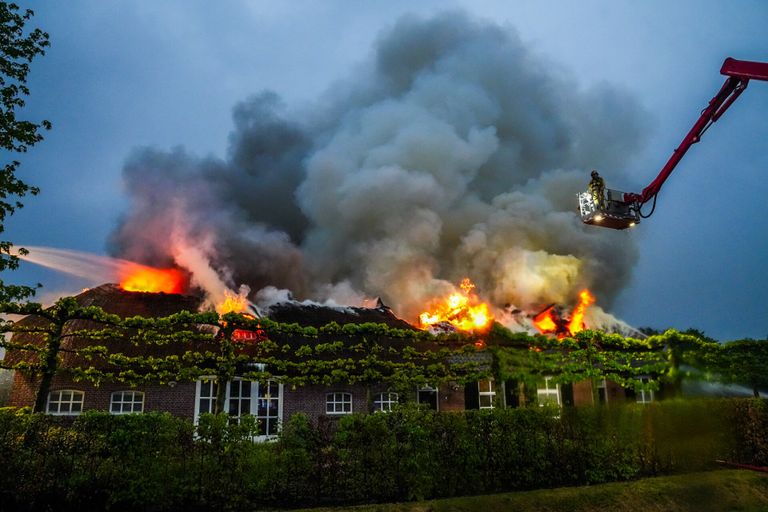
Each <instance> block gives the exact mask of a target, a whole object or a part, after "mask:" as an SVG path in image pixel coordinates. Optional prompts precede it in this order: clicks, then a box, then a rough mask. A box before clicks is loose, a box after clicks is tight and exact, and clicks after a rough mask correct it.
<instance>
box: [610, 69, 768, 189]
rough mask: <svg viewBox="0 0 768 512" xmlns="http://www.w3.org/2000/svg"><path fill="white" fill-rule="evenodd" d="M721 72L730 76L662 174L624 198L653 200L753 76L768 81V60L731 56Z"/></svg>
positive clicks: (665, 166) (710, 101)
mask: <svg viewBox="0 0 768 512" xmlns="http://www.w3.org/2000/svg"><path fill="white" fill-rule="evenodd" d="M720 73H721V74H723V75H726V76H727V77H728V78H727V79H726V81H725V83H724V84H723V86H722V87H721V88H720V91H719V92H718V93H717V94H716V95H715V97H714V98H712V99H711V100H709V105H708V106H707V107H706V108H705V109H704V110H703V111H702V112H701V116H699V119H698V121H696V124H694V125H693V128H691V131H689V132H688V134H687V135H686V136H685V138H684V139H683V142H681V143H680V146H678V148H677V149H675V152H674V153H672V156H671V157H670V158H669V160H668V161H667V163H666V165H664V167H663V168H662V169H661V172H660V173H659V175H658V176H656V179H655V180H653V181H652V182H651V184H650V185H648V186H647V187H645V188H644V189H643V192H642V193H641V194H624V200H625V201H627V202H638V203H639V204H644V203H646V202H648V201H650V200H651V199H653V198H654V196H656V194H658V193H659V190H661V186H662V185H663V184H664V182H665V181H667V178H669V175H670V174H672V171H673V170H675V167H676V166H677V164H678V163H680V160H682V158H683V157H684V156H685V153H687V152H688V150H689V149H690V148H691V146H692V145H694V144H696V143H697V142H699V140H701V136H702V135H704V132H706V131H707V129H708V128H709V127H710V126H711V125H712V123H714V122H716V121H717V120H718V119H720V116H722V115H723V114H724V113H725V111H726V110H728V107H730V106H731V105H732V104H733V102H734V101H736V98H738V97H739V95H741V93H742V92H744V89H746V88H747V85H748V84H749V81H750V80H751V79H755V80H768V63H763V62H750V61H745V60H736V59H732V58H730V57H729V58H727V59H725V62H724V63H723V67H722V68H720Z"/></svg>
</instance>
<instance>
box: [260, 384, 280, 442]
mask: <svg viewBox="0 0 768 512" xmlns="http://www.w3.org/2000/svg"><path fill="white" fill-rule="evenodd" d="M254 384H256V418H257V419H258V420H259V435H261V436H276V435H277V431H278V428H279V427H280V420H281V419H282V416H283V411H282V408H281V402H280V395H281V394H282V393H281V391H282V387H283V385H282V384H278V383H277V382H273V381H267V382H255V383H254Z"/></svg>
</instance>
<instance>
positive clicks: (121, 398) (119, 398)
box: [109, 391, 144, 414]
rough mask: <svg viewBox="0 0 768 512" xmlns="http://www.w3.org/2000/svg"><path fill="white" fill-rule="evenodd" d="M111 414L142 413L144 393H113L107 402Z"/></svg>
mask: <svg viewBox="0 0 768 512" xmlns="http://www.w3.org/2000/svg"><path fill="white" fill-rule="evenodd" d="M109 412H111V413H112V414H130V413H133V412H144V393H142V392H141V391H115V392H114V393H112V397H111V398H110V401H109Z"/></svg>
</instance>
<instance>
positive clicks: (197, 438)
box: [0, 399, 768, 511]
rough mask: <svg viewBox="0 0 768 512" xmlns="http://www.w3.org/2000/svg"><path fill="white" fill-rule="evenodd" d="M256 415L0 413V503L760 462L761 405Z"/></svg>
mask: <svg viewBox="0 0 768 512" xmlns="http://www.w3.org/2000/svg"><path fill="white" fill-rule="evenodd" d="M257 426H258V425H257V422H256V420H255V419H254V418H248V417H246V418H241V419H240V420H239V421H238V422H233V421H232V420H231V419H230V418H228V417H227V416H226V415H203V416H201V418H200V421H199V424H198V425H197V426H195V425H193V424H192V423H191V422H189V421H187V420H183V419H179V418H175V417H173V416H170V415H168V414H158V413H149V414H141V415H125V416H113V415H110V414H107V413H86V414H83V415H81V416H78V417H77V418H74V419H73V418H64V417H54V416H46V415H41V414H31V413H29V411H24V410H18V409H0V458H1V459H0V462H1V463H2V469H3V470H2V471H0V510H46V509H55V510H65V511H66V510H82V509H94V510H96V509H98V510H146V511H164V510H176V509H180V508H183V509H185V510H211V509H215V510H240V509H261V508H275V507H296V506H311V505H318V504H334V503H335V504H340V503H367V502H382V501H399V500H412V499H423V498H436V497H447V496H455V495H459V494H463V495H468V494H480V493H491V492H501V491H510V490H517V489H534V488H543V487H554V486H562V485H583V484H594V483H601V482H610V481H617V480H626V479H632V478H637V477H641V476H649V475H657V474H667V473H675V472H688V471H699V470H703V469H708V468H710V467H712V466H713V465H714V463H715V460H717V459H727V460H731V461H735V462H742V463H749V464H758V465H766V464H768V402H766V401H764V400H759V399H749V400H739V399H728V400H698V401H685V402H684V401H668V402H661V403H655V404H650V405H645V406H644V405H639V404H630V405H627V406H618V407H614V406H611V407H585V408H575V409H574V408H566V409H563V410H559V409H552V408H539V407H533V408H523V409H494V410H481V411H466V412H463V413H435V412H433V411H429V410H424V409H420V408H418V407H415V406H408V405H406V406H402V407H399V408H397V409H396V410H395V411H393V412H391V413H376V414H369V415H349V416H344V417H342V418H339V419H338V420H334V422H333V428H326V427H327V426H323V427H322V428H320V427H318V426H317V425H315V424H313V423H312V422H311V421H310V420H309V418H307V417H306V416H305V415H303V414H296V415H293V417H292V418H291V419H290V420H289V421H288V422H286V423H285V425H284V426H283V429H282V433H281V435H280V438H279V439H278V440H277V441H275V442H267V443H256V442H253V439H254V437H255V435H256V433H257V431H258V430H257Z"/></svg>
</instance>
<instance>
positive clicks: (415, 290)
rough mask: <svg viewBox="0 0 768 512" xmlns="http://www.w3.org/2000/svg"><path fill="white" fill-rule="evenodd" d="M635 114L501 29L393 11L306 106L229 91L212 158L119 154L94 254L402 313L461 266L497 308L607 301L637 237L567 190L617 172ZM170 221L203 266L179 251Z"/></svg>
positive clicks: (630, 104)
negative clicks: (123, 202) (110, 226)
mask: <svg viewBox="0 0 768 512" xmlns="http://www.w3.org/2000/svg"><path fill="white" fill-rule="evenodd" d="M644 119H645V114H644V112H642V110H641V109H640V107H639V106H638V104H637V102H636V101H635V100H634V99H633V98H631V97H629V96H628V95H627V94H626V93H623V92H622V91H620V90H618V89H616V88H612V87H610V86H607V85H602V86H600V87H597V88H595V89H590V90H582V89H580V88H579V87H578V85H577V84H575V83H574V82H573V80H571V79H569V77H568V76H567V74H566V73H565V72H563V71H561V69H560V67H559V66H556V65H553V64H552V63H550V62H548V61H547V60H546V59H545V58H543V57H542V56H539V55H537V54H536V53H535V52H534V51H532V50H531V49H529V48H528V47H526V45H524V44H523V43H522V42H521V41H520V39H519V38H518V36H517V35H516V34H515V33H514V31H513V30H512V29H510V28H508V27H503V28H502V27H500V26H497V25H494V24H492V23H487V22H483V21H479V20H475V19H473V18H471V17H469V16H468V15H466V14H464V13H461V12H451V13H446V14H443V15H439V16H437V17H434V18H431V19H420V18H416V17H404V18H402V19H400V20H399V21H398V22H397V23H396V24H395V25H394V26H393V27H391V28H389V29H388V30H386V31H385V32H383V33H382V34H381V35H380V37H379V38H378V40H377V42H376V44H375V46H374V48H373V50H372V53H371V55H370V58H369V59H368V61H367V62H365V63H364V65H363V66H361V67H360V68H357V69H355V73H354V75H352V76H350V77H348V78H346V79H342V80H340V81H339V82H338V83H336V84H335V85H334V86H333V88H332V89H331V90H330V91H328V92H327V93H326V94H324V95H322V97H320V98H319V99H318V100H317V101H316V102H315V104H314V105H313V106H312V107H309V108H304V109H303V110H301V111H298V110H291V109H290V108H289V107H288V106H286V105H284V104H282V102H281V101H280V99H279V97H278V95H277V94H275V93H272V92H265V93H261V94H259V95H256V96H254V97H252V98H250V99H248V100H246V101H244V102H242V103H241V104H239V105H237V106H236V107H235V109H234V125H235V126H234V131H233V133H232V135H231V137H230V148H229V151H228V154H227V155H226V157H223V158H213V157H210V158H199V157H195V156H194V155H192V154H190V153H189V152H187V151H185V150H183V149H180V148H178V149H173V150H171V151H159V150H156V149H141V150H138V151H136V152H135V153H134V154H133V155H132V156H131V157H130V158H129V159H128V161H127V163H126V165H125V168H124V177H125V182H126V186H127V191H128V194H129V196H130V198H131V201H132V203H131V208H130V211H129V212H128V213H127V214H126V215H125V216H124V218H123V219H122V220H121V222H120V224H119V226H118V227H117V228H116V230H115V232H114V233H113V235H112V239H111V250H112V252H113V254H115V255H119V256H120V257H124V258H129V259H135V260H138V261H140V262H142V263H146V264H154V265H160V266H167V265H169V264H171V263H176V264H178V265H182V266H187V267H191V268H189V269H190V270H191V271H192V274H193V280H194V279H197V281H195V282H198V283H199V285H200V286H201V287H205V285H204V284H202V280H203V277H202V276H203V275H204V274H205V272H206V269H214V270H215V273H216V274H217V275H218V276H219V279H220V280H221V281H222V282H224V283H225V284H226V285H227V286H230V287H234V286H236V285H238V284H241V283H246V284H248V285H249V286H250V287H251V289H252V290H253V291H254V297H255V296H256V294H257V292H258V290H260V289H262V288H264V287H267V286H270V287H273V288H270V290H274V289H290V290H291V291H292V293H293V295H294V296H295V297H297V298H299V299H306V298H311V299H316V300H329V299H335V298H337V297H336V295H337V294H338V295H339V296H343V299H344V300H346V301H349V300H351V299H352V298H354V297H358V298H359V299H362V298H363V297H371V296H381V297H382V298H383V300H384V301H385V302H386V303H387V304H389V305H390V306H392V307H393V309H394V310H395V311H396V312H397V313H399V314H400V315H401V316H404V317H405V318H408V319H413V318H415V317H416V316H417V314H418V312H419V311H420V310H421V309H422V308H423V305H424V304H425V302H426V301H427V300H428V299H430V298H433V297H434V296H435V295H437V294H443V293H445V292H446V291H449V290H452V289H453V284H454V283H458V282H459V281H460V280H461V278H462V277H470V278H471V279H472V280H473V281H474V282H475V283H476V284H477V291H478V293H479V294H480V295H481V296H483V297H484V298H487V299H488V300H490V301H491V302H492V303H494V304H496V305H498V306H503V305H504V304H513V305H515V306H516V307H520V308H537V307H540V306H541V305H543V304H547V303H552V302H560V303H570V302H572V301H573V300H574V299H575V297H576V295H577V293H578V291H579V290H580V289H581V288H582V287H584V286H589V287H590V288H591V289H592V290H593V292H594V294H595V295H596V296H598V299H599V302H600V303H601V304H602V305H603V306H610V303H611V301H612V299H613V298H614V296H615V295H616V293H617V292H618V291H619V290H620V289H621V288H622V286H624V285H625V283H626V281H627V279H628V278H629V276H630V272H631V270H632V267H633V266H634V264H635V261H636V259H637V249H636V247H635V245H634V243H633V242H632V240H631V239H630V238H628V237H625V236H623V234H621V233H617V232H614V231H612V230H600V229H595V228H586V227H585V226H583V225H582V224H581V222H580V220H579V219H578V216H577V215H576V213H575V211H576V205H575V202H576V201H575V194H576V193H577V192H578V191H580V190H583V189H584V188H585V186H586V183H587V181H588V176H589V171H590V170H591V169H592V168H596V169H610V173H611V178H612V179H617V180H620V179H621V178H622V176H621V170H622V169H623V168H624V167H625V166H626V163H627V159H628V158H631V157H632V156H633V154H635V153H636V152H637V150H638V149H639V142H638V141H640V140H642V139H643V137H642V129H641V128H642V124H641V123H642V122H643V120H644ZM174 233H183V238H184V241H185V244H186V245H187V246H188V247H197V248H198V251H197V253H196V255H197V256H203V258H202V259H203V260H206V261H201V262H198V263H190V262H189V260H190V258H187V262H186V263H183V262H182V261H181V260H180V259H179V253H178V249H177V248H174V247H173V246H174V241H173V234H174ZM198 267H199V268H198ZM198 274H199V275H198Z"/></svg>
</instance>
